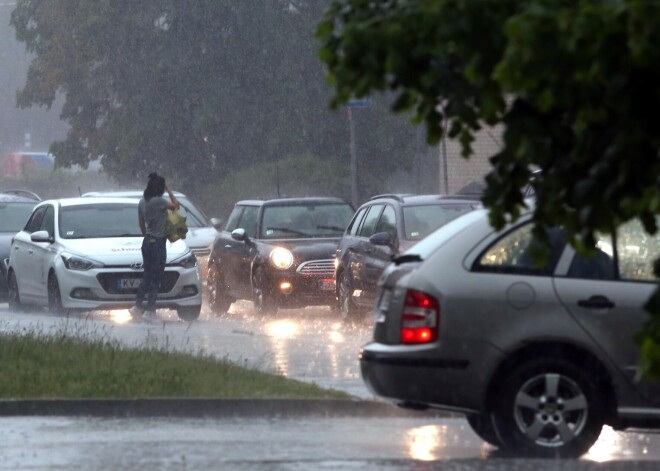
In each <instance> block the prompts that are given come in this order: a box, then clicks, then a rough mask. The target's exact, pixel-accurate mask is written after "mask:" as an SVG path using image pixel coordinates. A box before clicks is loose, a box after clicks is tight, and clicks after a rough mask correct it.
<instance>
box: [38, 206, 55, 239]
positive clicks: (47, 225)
mask: <svg viewBox="0 0 660 471" xmlns="http://www.w3.org/2000/svg"><path fill="white" fill-rule="evenodd" d="M40 230H42V231H47V232H48V235H49V236H51V237H52V236H54V235H55V209H54V208H53V207H52V206H47V208H46V212H45V213H44V217H43V219H42V220H41V228H40Z"/></svg>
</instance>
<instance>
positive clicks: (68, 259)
mask: <svg viewBox="0 0 660 471" xmlns="http://www.w3.org/2000/svg"><path fill="white" fill-rule="evenodd" d="M62 261H63V262H64V266H65V267H67V268H68V269H69V270H80V271H85V270H90V269H92V268H99V267H102V266H103V264H101V263H99V262H94V261H92V260H88V259H86V258H82V257H76V256H75V255H69V254H62Z"/></svg>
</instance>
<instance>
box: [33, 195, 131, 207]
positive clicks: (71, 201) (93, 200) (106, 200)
mask: <svg viewBox="0 0 660 471" xmlns="http://www.w3.org/2000/svg"><path fill="white" fill-rule="evenodd" d="M46 203H49V204H59V205H60V206H84V205H92V204H99V203H101V204H111V203H129V204H134V205H136V206H137V204H138V200H137V199H135V198H116V197H102V196H92V197H82V196H77V197H74V198H57V199H50V200H46V201H42V204H46Z"/></svg>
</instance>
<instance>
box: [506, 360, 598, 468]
mask: <svg viewBox="0 0 660 471" xmlns="http://www.w3.org/2000/svg"><path fill="white" fill-rule="evenodd" d="M591 373H592V374H593V372H591ZM501 384H502V389H501V394H500V400H499V403H498V404H497V406H496V408H495V410H494V415H493V419H494V426H495V429H496V431H497V435H498V436H500V437H502V441H503V443H504V448H510V449H512V450H516V451H522V452H526V453H529V454H532V455H535V456H543V457H578V456H580V455H582V454H584V453H586V452H587V451H588V450H589V448H591V446H592V445H593V444H594V443H595V442H596V440H597V439H598V436H599V435H600V432H601V429H602V427H603V423H604V411H605V404H604V402H603V399H601V394H599V393H598V390H599V387H598V382H597V380H596V379H594V378H593V377H590V376H589V375H588V373H587V372H585V371H584V370H581V369H579V368H577V367H576V366H574V365H573V364H572V363H570V362H568V361H566V360H564V359H562V358H557V359H539V360H534V361H530V362H527V363H524V364H522V365H520V366H518V367H517V368H516V369H514V370H513V371H512V372H511V373H510V374H509V375H507V376H506V377H505V378H503V380H502V383H501Z"/></svg>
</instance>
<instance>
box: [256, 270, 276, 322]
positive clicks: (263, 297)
mask: <svg viewBox="0 0 660 471" xmlns="http://www.w3.org/2000/svg"><path fill="white" fill-rule="evenodd" d="M252 303H253V304H254V310H255V312H256V313H257V314H261V315H267V316H273V315H275V314H276V313H277V308H278V306H277V303H276V302H275V300H274V299H273V296H272V294H271V293H269V292H268V290H267V289H266V288H264V283H263V273H262V271H261V268H257V269H256V270H255V271H254V273H253V274H252Z"/></svg>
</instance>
